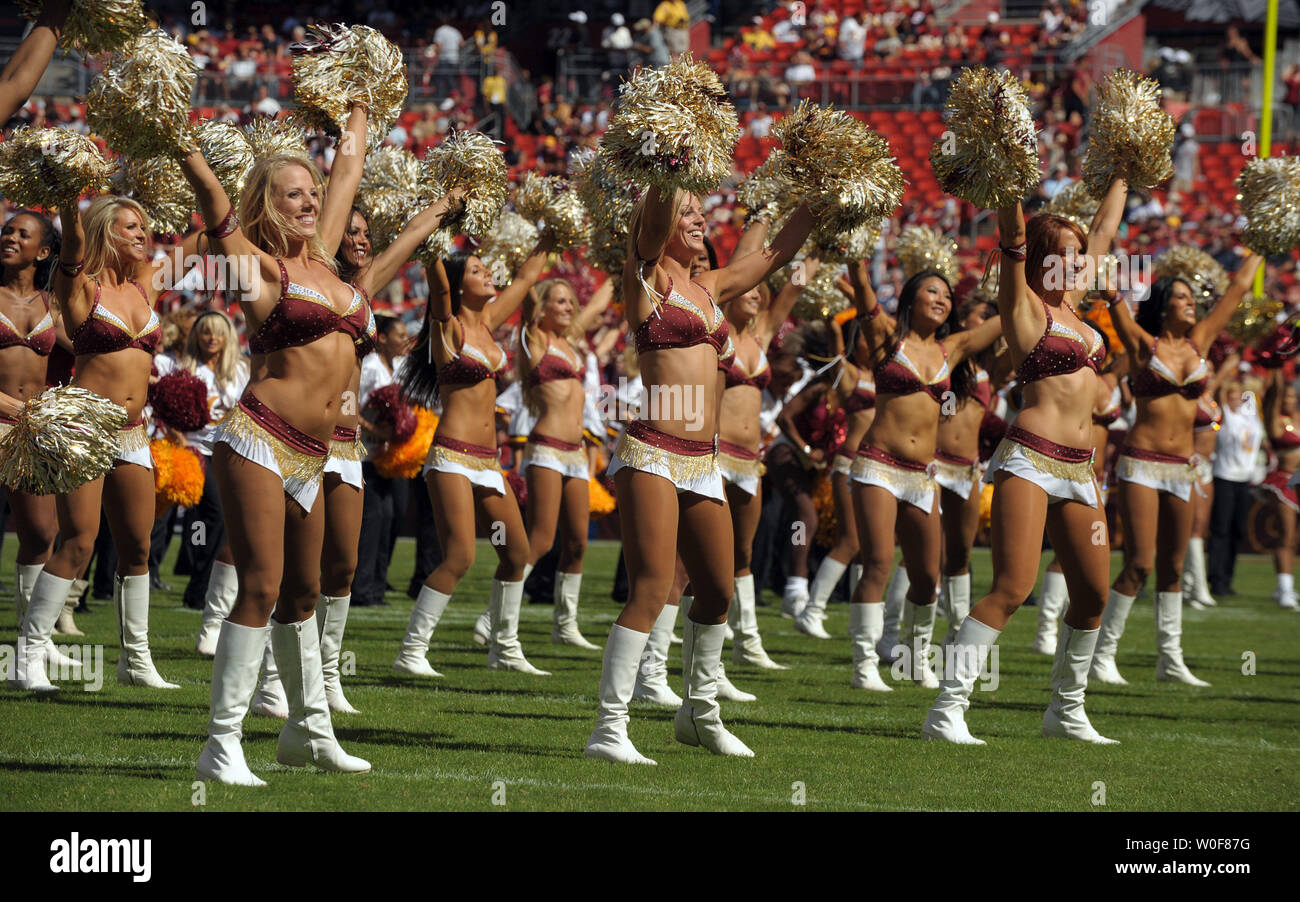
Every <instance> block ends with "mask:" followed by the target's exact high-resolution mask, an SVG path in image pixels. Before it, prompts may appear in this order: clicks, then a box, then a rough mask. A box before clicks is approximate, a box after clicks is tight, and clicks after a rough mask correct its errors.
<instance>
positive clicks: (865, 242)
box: [812, 220, 881, 263]
mask: <svg viewBox="0 0 1300 902" xmlns="http://www.w3.org/2000/svg"><path fill="white" fill-rule="evenodd" d="M880 227H881V220H872V221H871V222H864V223H863V224H862V225H860V226H858V227H857V228H856V229H853V230H852V231H849V232H845V233H843V234H841V235H832V236H829V237H826V238H821V239H820V240H818V238H819V236H816V235H814V236H812V237H813V240H814V241H817V242H818V243H817V244H816V245H815V248H814V252H815V253H816V254H817V255H818V257H819V258H820V259H821V261H822V262H823V263H857V262H858V261H859V260H866V259H868V258H869V257H870V256H871V255H872V254H873V253H875V250H876V245H877V244H879V243H880Z"/></svg>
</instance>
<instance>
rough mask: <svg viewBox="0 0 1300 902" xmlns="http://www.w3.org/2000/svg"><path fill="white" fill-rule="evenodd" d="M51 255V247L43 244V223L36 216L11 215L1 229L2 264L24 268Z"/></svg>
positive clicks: (0, 257) (0, 248) (0, 262)
mask: <svg viewBox="0 0 1300 902" xmlns="http://www.w3.org/2000/svg"><path fill="white" fill-rule="evenodd" d="M49 255H50V248H49V247H48V246H44V247H43V246H42V245H41V223H40V220H38V219H37V218H36V217H35V216H28V215H26V214H19V215H18V216H14V217H11V218H10V220H9V221H8V222H6V223H5V224H4V228H3V229H2V230H0V264H3V265H4V266H12V267H14V268H15V269H22V268H23V267H26V266H31V265H32V264H34V263H39V262H40V261H42V260H44V259H45V258H47V257H49Z"/></svg>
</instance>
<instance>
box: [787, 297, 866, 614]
mask: <svg viewBox="0 0 1300 902" xmlns="http://www.w3.org/2000/svg"><path fill="white" fill-rule="evenodd" d="M866 290H867V291H870V290H871V289H870V286H868V287H867V289H866ZM827 325H828V327H829V328H830V334H831V340H832V347H831V350H832V351H834V352H835V359H837V360H838V361H839V369H838V371H837V372H836V374H835V378H834V380H832V381H831V382H829V384H828V383H826V382H816V383H813V386H815V387H810V388H811V391H812V392H813V393H814V394H824V395H825V400H826V404H825V410H826V411H827V412H828V414H830V413H831V411H841V410H842V411H843V415H844V430H843V438H842V439H841V440H840V441H839V442H838V444H836V445H835V447H834V448H833V449H832V451H831V467H830V470H831V472H830V480H831V500H832V503H833V504H834V509H835V544H834V545H833V546H832V547H831V550H830V551H829V552H827V554H826V556H825V557H823V558H822V560H821V563H820V564H818V565H817V574H816V575H815V576H814V577H813V581H812V586H811V587H810V588H809V590H808V603H807V604H806V605H804V607H803V609H802V610H800V611H799V613H798V614H796V615H795V618H794V628H795V629H797V630H798V631H799V632H801V633H803V634H804V635H806V636H812V637H813V638H814V639H829V638H831V635H830V633H828V632H826V625H825V621H826V603H827V602H828V601H829V600H830V597H831V593H832V592H833V591H835V586H836V585H838V584H839V581H840V578H841V577H842V576H843V575H844V571H845V570H846V569H849V568H850V567H851V569H850V572H849V595H850V596H852V594H853V590H854V589H856V588H857V585H858V580H859V579H860V578H861V576H862V564H861V563H860V562H859V561H858V527H857V521H856V520H855V519H854V516H853V493H852V490H851V488H850V485H851V480H850V479H849V472H850V470H851V469H852V467H853V452H854V451H856V450H857V447H858V445H860V444H862V440H863V439H864V438H866V435H867V430H868V429H870V428H871V422H872V420H874V419H875V418H876V383H875V381H874V377H873V376H872V374H871V370H870V369H869V368H867V367H866V366H865V363H866V361H867V359H868V354H867V345H866V341H865V339H864V338H863V336H862V333H861V332H860V331H859V330H858V329H857V328H856V326H855V327H854V328H853V330H852V335H853V341H852V345H853V347H852V348H851V349H849V351H848V352H846V350H845V345H844V332H843V327H842V326H841V325H840V321H839V320H838V319H837V318H832V319H831V320H829V321H828V324H827ZM831 415H833V414H831ZM793 425H794V423H793V421H792V422H791V426H793ZM815 431H816V430H813V432H815ZM832 434H834V435H838V434H839V430H838V429H837V430H835V431H834V433H832Z"/></svg>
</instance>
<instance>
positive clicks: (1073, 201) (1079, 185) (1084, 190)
mask: <svg viewBox="0 0 1300 902" xmlns="http://www.w3.org/2000/svg"><path fill="white" fill-rule="evenodd" d="M1100 209H1101V202H1100V201H1098V200H1097V198H1095V197H1093V196H1092V192H1090V191H1089V190H1088V186H1087V185H1086V184H1084V183H1083V182H1070V184H1068V185H1066V186H1065V187H1064V188H1062V189H1061V190H1060V191H1057V192H1056V196H1055V197H1053V198H1052V199H1051V200H1049V201H1048V202H1047V205H1046V206H1044V207H1043V212H1044V213H1051V214H1053V215H1055V216H1064V217H1065V218H1066V219H1068V220H1070V222H1072V223H1074V224H1075V225H1077V226H1078V227H1079V228H1081V229H1083V231H1084V233H1085V234H1087V232H1088V230H1089V229H1091V228H1092V219H1093V217H1094V216H1096V215H1097V211H1098V210H1100Z"/></svg>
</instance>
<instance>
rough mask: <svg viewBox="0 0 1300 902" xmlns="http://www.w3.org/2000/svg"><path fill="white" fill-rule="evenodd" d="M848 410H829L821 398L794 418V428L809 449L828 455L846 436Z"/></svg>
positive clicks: (841, 408) (840, 408) (837, 408)
mask: <svg viewBox="0 0 1300 902" xmlns="http://www.w3.org/2000/svg"><path fill="white" fill-rule="evenodd" d="M848 420H849V418H848V410H847V409H846V408H844V407H836V408H835V409H834V410H831V409H830V407H828V406H827V404H826V399H825V398H822V399H821V400H820V401H819V402H818V403H817V404H814V405H813V406H811V407H808V408H807V409H805V410H804V411H803V412H802V413H800V414H799V415H797V416H796V417H795V418H794V425H795V428H797V429H798V430H799V435H801V436H802V437H803V440H804V441H805V442H807V443H808V445H809V446H810V447H813V448H821V449H822V451H824V452H825V453H826V454H827V455H829V454H830V453H831V452H832V451H834V450H835V449H836V448H838V447H840V445H842V444H844V439H845V437H846V436H847V435H848V431H849V428H848Z"/></svg>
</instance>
